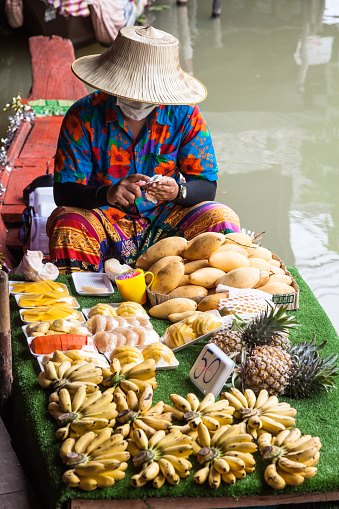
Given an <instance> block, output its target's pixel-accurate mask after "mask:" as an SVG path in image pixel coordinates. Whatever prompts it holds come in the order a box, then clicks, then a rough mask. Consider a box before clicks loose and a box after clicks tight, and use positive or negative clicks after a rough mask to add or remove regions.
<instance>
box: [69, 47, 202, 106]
mask: <svg viewBox="0 0 339 509" xmlns="http://www.w3.org/2000/svg"><path fill="white" fill-rule="evenodd" d="M72 71H73V73H74V74H75V76H76V77H77V78H79V79H80V80H81V81H83V82H84V83H86V85H89V86H90V87H92V88H95V89H96V90H100V91H102V92H106V93H107V94H110V95H115V96H119V97H123V98H125V99H130V100H134V101H138V102H145V103H151V104H166V105H167V104H168V105H171V104H173V105H180V104H192V103H193V104H196V103H199V102H201V101H203V100H204V99H205V98H206V96H207V90H206V87H205V86H204V85H203V84H202V83H201V82H200V81H199V80H198V79H197V78H195V77H193V76H191V75H190V74H188V73H186V72H184V71H183V70H182V69H181V68H180V66H179V71H178V72H177V73H169V74H166V69H163V72H162V73H153V75H152V76H151V75H150V73H148V72H146V71H145V72H140V73H139V74H135V75H131V74H128V71H127V70H126V69H124V67H123V66H122V65H121V64H120V63H119V62H117V63H115V62H113V63H112V62H110V61H109V60H108V59H106V60H105V58H103V55H100V54H99V55H89V56H84V57H81V58H78V59H77V60H75V61H74V62H73V64H72Z"/></svg>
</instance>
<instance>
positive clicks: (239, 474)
mask: <svg viewBox="0 0 339 509" xmlns="http://www.w3.org/2000/svg"><path fill="white" fill-rule="evenodd" d="M232 473H233V474H234V475H235V477H236V478H237V479H244V477H246V470H245V469H243V470H232Z"/></svg>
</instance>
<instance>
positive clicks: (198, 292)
mask: <svg viewBox="0 0 339 509" xmlns="http://www.w3.org/2000/svg"><path fill="white" fill-rule="evenodd" d="M207 293H208V292H207V289H206V288H204V287H203V286H197V285H186V286H178V287H177V288H175V289H174V290H172V291H171V292H169V293H168V295H174V296H175V297H185V298H187V299H191V298H194V297H206V295H207Z"/></svg>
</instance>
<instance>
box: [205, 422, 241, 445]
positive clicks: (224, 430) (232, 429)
mask: <svg viewBox="0 0 339 509" xmlns="http://www.w3.org/2000/svg"><path fill="white" fill-rule="evenodd" d="M240 433H241V425H240V424H233V426H221V428H219V429H218V430H217V431H216V432H215V433H214V434H213V436H212V438H211V445H212V446H213V445H215V444H216V443H218V444H222V442H223V441H224V440H226V439H227V438H229V437H233V436H234V435H239V434H240Z"/></svg>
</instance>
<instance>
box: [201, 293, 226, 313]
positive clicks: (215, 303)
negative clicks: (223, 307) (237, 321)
mask: <svg viewBox="0 0 339 509" xmlns="http://www.w3.org/2000/svg"><path fill="white" fill-rule="evenodd" d="M228 296H229V292H221V293H215V294H213V295H208V296H207V297H205V298H204V299H202V301H201V302H199V304H198V311H211V310H212V309H218V307H219V300H220V299H227V298H228Z"/></svg>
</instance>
